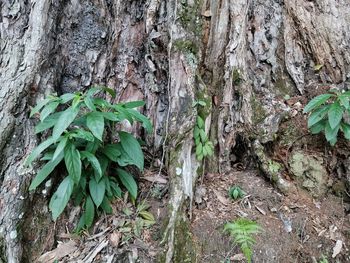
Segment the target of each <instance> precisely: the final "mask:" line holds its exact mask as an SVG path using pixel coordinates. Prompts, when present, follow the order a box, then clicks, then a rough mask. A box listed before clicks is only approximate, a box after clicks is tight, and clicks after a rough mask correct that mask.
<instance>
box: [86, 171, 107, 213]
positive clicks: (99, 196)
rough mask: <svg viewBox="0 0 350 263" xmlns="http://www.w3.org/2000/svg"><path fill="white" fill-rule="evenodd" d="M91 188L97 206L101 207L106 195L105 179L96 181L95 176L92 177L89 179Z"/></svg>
mask: <svg viewBox="0 0 350 263" xmlns="http://www.w3.org/2000/svg"><path fill="white" fill-rule="evenodd" d="M89 190H90V195H91V197H92V200H93V201H94V203H95V205H96V207H99V206H100V205H101V203H102V201H103V198H104V196H105V191H106V185H105V181H104V180H101V181H100V182H96V180H95V178H93V177H92V178H91V179H90V181H89Z"/></svg>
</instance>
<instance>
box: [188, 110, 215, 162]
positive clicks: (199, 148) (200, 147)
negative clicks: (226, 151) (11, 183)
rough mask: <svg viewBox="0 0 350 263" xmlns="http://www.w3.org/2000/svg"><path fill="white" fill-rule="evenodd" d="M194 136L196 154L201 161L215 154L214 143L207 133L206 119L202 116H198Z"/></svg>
mask: <svg viewBox="0 0 350 263" xmlns="http://www.w3.org/2000/svg"><path fill="white" fill-rule="evenodd" d="M193 138H194V142H195V145H196V156H197V159H198V160H199V161H201V160H203V158H205V157H207V156H212V155H213V153H214V152H213V150H214V145H213V143H212V142H211V141H210V140H209V138H208V136H207V135H206V133H205V124H204V120H203V119H202V118H201V117H200V116H197V120H196V126H195V127H194V132H193Z"/></svg>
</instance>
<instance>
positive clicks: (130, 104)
mask: <svg viewBox="0 0 350 263" xmlns="http://www.w3.org/2000/svg"><path fill="white" fill-rule="evenodd" d="M145 104H146V103H145V102H144V101H142V100H137V101H130V102H126V103H124V107H125V108H129V109H132V108H137V107H142V106H145Z"/></svg>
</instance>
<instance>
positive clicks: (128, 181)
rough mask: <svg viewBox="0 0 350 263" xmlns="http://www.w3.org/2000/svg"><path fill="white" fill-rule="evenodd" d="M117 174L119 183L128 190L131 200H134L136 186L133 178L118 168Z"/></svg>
mask: <svg viewBox="0 0 350 263" xmlns="http://www.w3.org/2000/svg"><path fill="white" fill-rule="evenodd" d="M117 173H118V176H119V179H120V181H121V182H122V184H123V185H124V186H125V188H126V189H127V190H128V192H129V193H130V195H131V197H132V198H133V199H136V197H137V184H136V182H135V179H134V177H132V175H131V174H129V173H128V172H126V171H125V170H123V169H120V168H117Z"/></svg>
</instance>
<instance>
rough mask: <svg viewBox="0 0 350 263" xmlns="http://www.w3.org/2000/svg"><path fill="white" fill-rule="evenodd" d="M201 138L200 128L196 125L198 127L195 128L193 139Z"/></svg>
mask: <svg viewBox="0 0 350 263" xmlns="http://www.w3.org/2000/svg"><path fill="white" fill-rule="evenodd" d="M198 136H199V128H198V126H197V125H196V127H194V131H193V137H194V138H197V137H198Z"/></svg>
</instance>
